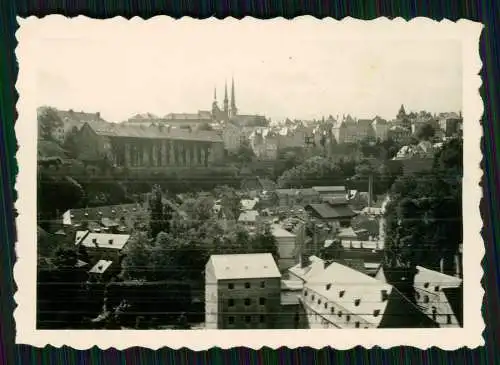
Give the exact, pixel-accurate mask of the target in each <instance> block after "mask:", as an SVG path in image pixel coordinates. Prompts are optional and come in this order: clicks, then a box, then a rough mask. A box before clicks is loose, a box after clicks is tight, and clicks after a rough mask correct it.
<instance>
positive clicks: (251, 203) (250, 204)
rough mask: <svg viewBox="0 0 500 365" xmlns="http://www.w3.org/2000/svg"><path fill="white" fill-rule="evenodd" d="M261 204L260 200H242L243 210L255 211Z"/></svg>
mask: <svg viewBox="0 0 500 365" xmlns="http://www.w3.org/2000/svg"><path fill="white" fill-rule="evenodd" d="M258 202H259V198H255V199H241V201H240V204H241V209H243V210H253V209H254V208H255V206H256V205H257V203H258Z"/></svg>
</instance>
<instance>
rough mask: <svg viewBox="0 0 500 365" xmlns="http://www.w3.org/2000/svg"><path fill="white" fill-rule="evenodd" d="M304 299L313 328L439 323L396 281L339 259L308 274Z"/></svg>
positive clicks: (429, 324) (427, 325)
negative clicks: (367, 272) (380, 278)
mask: <svg viewBox="0 0 500 365" xmlns="http://www.w3.org/2000/svg"><path fill="white" fill-rule="evenodd" d="M301 301H302V303H303V305H304V308H305V311H306V314H307V317H308V321H309V326H310V328H352V329H354V328H398V327H399V328H411V327H435V326H436V325H435V323H434V322H433V321H432V320H431V319H429V318H428V317H427V316H426V315H425V314H423V313H422V312H421V311H420V310H419V308H418V307H417V306H415V305H414V304H413V303H411V302H410V301H409V300H408V299H407V298H406V297H404V296H403V295H402V294H401V293H400V292H399V291H398V290H396V289H395V288H394V287H393V286H392V285H390V284H387V283H384V282H382V281H379V280H377V279H374V278H372V277H370V276H368V275H365V274H363V273H361V272H359V271H357V270H354V269H352V268H349V267H347V266H344V265H341V264H339V263H336V262H334V263H332V264H330V265H329V266H327V267H326V268H325V269H324V270H322V271H321V272H320V273H318V274H315V275H312V276H309V277H308V279H307V281H306V282H305V284H304V289H303V291H302V295H301Z"/></svg>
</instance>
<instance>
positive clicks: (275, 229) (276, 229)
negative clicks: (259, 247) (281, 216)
mask: <svg viewBox="0 0 500 365" xmlns="http://www.w3.org/2000/svg"><path fill="white" fill-rule="evenodd" d="M271 231H272V233H273V236H274V237H291V238H293V237H295V235H294V234H293V233H291V232H288V231H287V230H286V229H284V228H283V227H281V226H280V225H278V224H273V225H272V226H271Z"/></svg>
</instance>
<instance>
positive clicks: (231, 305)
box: [228, 299, 234, 307]
mask: <svg viewBox="0 0 500 365" xmlns="http://www.w3.org/2000/svg"><path fill="white" fill-rule="evenodd" d="M228 305H229V306H230V307H233V306H234V299H229V301H228Z"/></svg>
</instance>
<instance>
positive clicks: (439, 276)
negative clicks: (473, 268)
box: [414, 266, 462, 288]
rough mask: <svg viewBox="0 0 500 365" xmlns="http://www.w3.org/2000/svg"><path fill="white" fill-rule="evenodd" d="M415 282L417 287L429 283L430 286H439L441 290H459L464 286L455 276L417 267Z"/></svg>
mask: <svg viewBox="0 0 500 365" xmlns="http://www.w3.org/2000/svg"><path fill="white" fill-rule="evenodd" d="M414 282H415V285H423V284H425V283H429V285H430V286H439V287H440V288H458V287H459V286H460V285H461V284H462V280H461V279H459V278H457V277H455V276H451V275H446V274H443V273H440V272H439V271H435V270H431V269H427V268H425V267H422V266H417V274H416V275H415V279H414Z"/></svg>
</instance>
